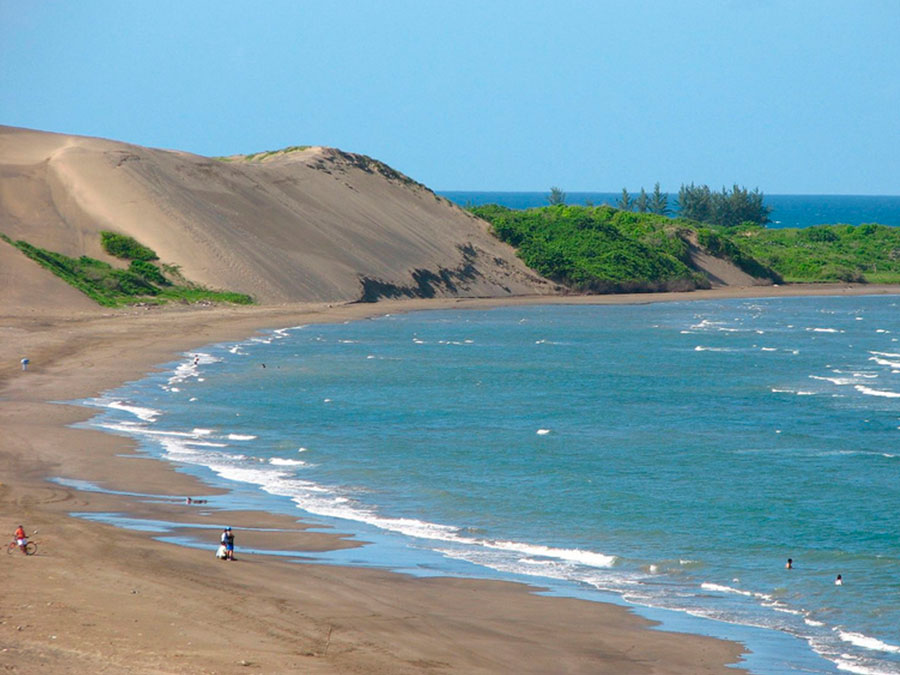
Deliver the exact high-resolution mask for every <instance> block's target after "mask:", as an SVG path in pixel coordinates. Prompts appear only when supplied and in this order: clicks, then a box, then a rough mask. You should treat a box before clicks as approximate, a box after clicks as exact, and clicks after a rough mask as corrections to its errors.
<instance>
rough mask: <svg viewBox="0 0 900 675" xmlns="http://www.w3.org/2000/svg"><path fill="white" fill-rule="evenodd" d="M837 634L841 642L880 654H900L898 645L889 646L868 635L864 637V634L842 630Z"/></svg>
mask: <svg viewBox="0 0 900 675" xmlns="http://www.w3.org/2000/svg"><path fill="white" fill-rule="evenodd" d="M837 633H838V637H840V638H841V640H843V641H844V642H849V643H850V644H853V645H856V646H857V647H862V648H864V649H872V650H875V651H879V652H888V653H891V654H900V647H898V646H897V645H892V644H889V643H887V642H882V641H881V640H879V639H878V638H874V637H869V636H868V635H863V634H862V633H853V632H850V631H842V630H838V631H837Z"/></svg>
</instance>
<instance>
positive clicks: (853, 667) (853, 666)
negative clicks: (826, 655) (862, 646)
mask: <svg viewBox="0 0 900 675" xmlns="http://www.w3.org/2000/svg"><path fill="white" fill-rule="evenodd" d="M834 665H835V666H836V667H837V669H838V670H845V671H847V672H848V673H854V675H897V671H896V670H894V669H891V670H883V669H881V668H871V667H869V666H863V665H860V663H859V661H858V660H857V659H856V658H854V657H853V656H851V655H850V654H841V657H840V658H835V659H834Z"/></svg>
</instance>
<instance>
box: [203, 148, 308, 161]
mask: <svg viewBox="0 0 900 675" xmlns="http://www.w3.org/2000/svg"><path fill="white" fill-rule="evenodd" d="M311 147H313V146H311V145H291V146H288V147H286V148H281V149H280V150H262V151H261V152H253V153H251V154H249V155H231V156H224V157H212V159H216V160H218V161H220V162H240V161H243V162H262V161H263V160H265V159H268V158H269V157H275V156H276V155H289V154H291V153H292V152H303V151H304V150H309V149H310V148H311Z"/></svg>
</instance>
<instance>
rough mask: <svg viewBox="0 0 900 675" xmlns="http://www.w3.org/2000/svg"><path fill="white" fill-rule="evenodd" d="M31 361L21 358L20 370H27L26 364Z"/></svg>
mask: <svg viewBox="0 0 900 675" xmlns="http://www.w3.org/2000/svg"><path fill="white" fill-rule="evenodd" d="M29 363H31V361H29V360H28V359H22V370H28V364H29Z"/></svg>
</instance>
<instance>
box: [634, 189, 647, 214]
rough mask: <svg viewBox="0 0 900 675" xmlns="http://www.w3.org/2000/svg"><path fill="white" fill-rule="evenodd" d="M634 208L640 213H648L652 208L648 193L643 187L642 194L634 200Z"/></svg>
mask: <svg viewBox="0 0 900 675" xmlns="http://www.w3.org/2000/svg"><path fill="white" fill-rule="evenodd" d="M634 206H635V208H637V210H638V211H639V212H640V213H647V209H649V208H650V199H649V197H647V191H646V190H644V188H643V187H641V194H639V195H638V198H637V199H635V200H634Z"/></svg>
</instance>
